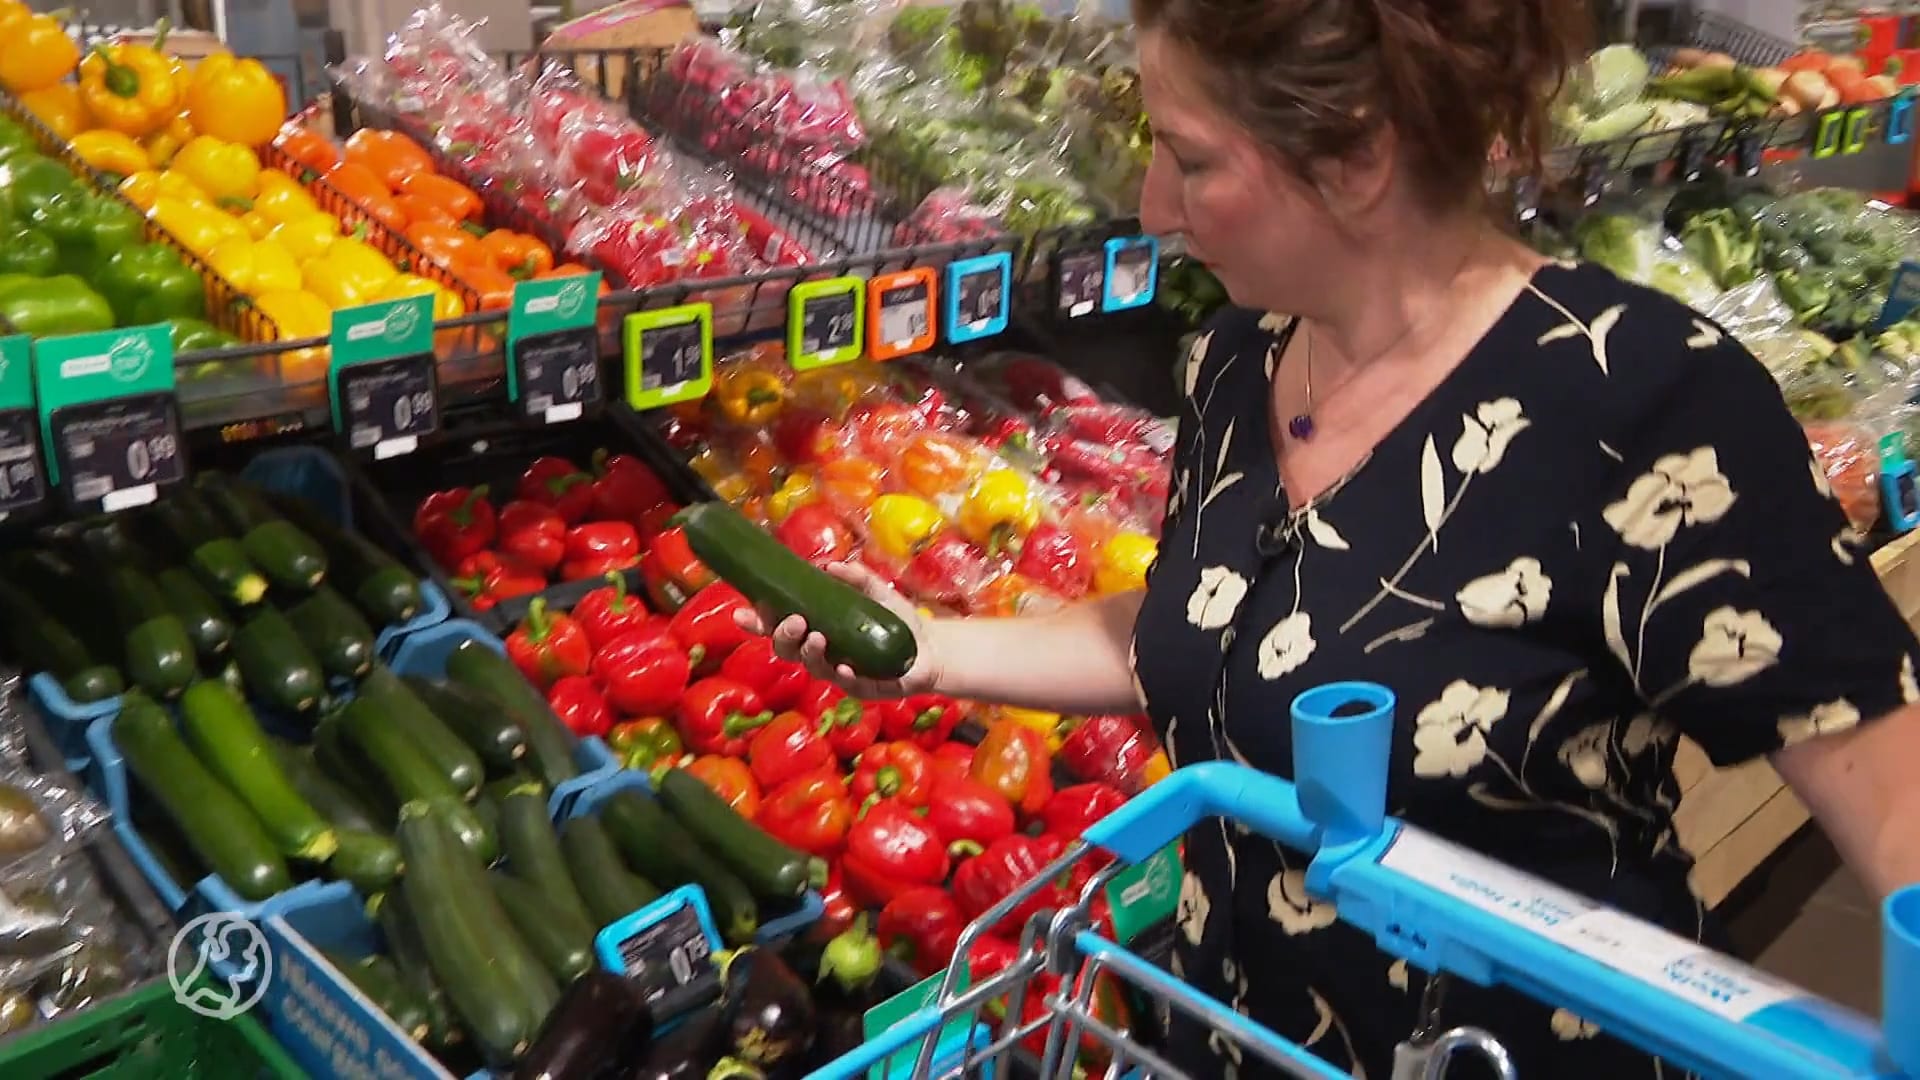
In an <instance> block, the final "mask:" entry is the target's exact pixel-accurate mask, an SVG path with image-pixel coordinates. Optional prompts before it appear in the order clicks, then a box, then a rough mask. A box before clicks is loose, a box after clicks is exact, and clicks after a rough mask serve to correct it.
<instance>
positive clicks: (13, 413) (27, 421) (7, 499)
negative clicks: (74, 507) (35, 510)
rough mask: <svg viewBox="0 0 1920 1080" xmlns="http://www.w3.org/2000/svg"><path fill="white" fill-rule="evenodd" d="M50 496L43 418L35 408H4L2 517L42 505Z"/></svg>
mask: <svg viewBox="0 0 1920 1080" xmlns="http://www.w3.org/2000/svg"><path fill="white" fill-rule="evenodd" d="M46 497H47V476H46V470H44V469H43V468H41V466H40V423H39V420H38V419H37V418H36V417H35V416H34V415H33V410H32V409H9V410H7V411H6V412H0V517H4V516H6V515H9V514H15V513H18V512H20V511H22V510H27V509H30V508H32V507H34V506H38V505H39V504H40V503H41V502H42V501H43V500H45V499H46Z"/></svg>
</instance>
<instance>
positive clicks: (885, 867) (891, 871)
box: [840, 799, 952, 908]
mask: <svg viewBox="0 0 1920 1080" xmlns="http://www.w3.org/2000/svg"><path fill="white" fill-rule="evenodd" d="M951 866H952V860H951V859H950V858H948V856H947V845H946V843H945V842H944V841H942V840H941V839H940V834H939V833H937V832H934V831H933V826H931V825H929V824H927V821H926V819H925V818H923V817H921V816H920V815H919V814H917V813H915V812H914V810H913V808H912V807H910V806H907V805H906V804H904V803H902V802H900V801H898V800H896V799H882V800H880V801H879V802H877V803H874V804H873V805H872V806H870V807H868V808H867V811H866V813H865V814H863V815H861V817H860V820H858V821H856V822H854V824H853V827H852V828H851V829H848V830H847V846H846V851H845V852H844V853H843V854H842V855H841V856H840V868H841V870H842V871H844V872H845V874H846V878H847V888H848V890H849V891H851V892H852V893H853V896H854V899H856V900H859V901H860V902H861V903H862V904H865V905H866V906H868V907H882V908H883V907H885V906H886V905H887V903H888V902H889V901H891V900H892V899H893V898H894V897H895V896H898V895H899V894H901V893H903V892H905V891H907V890H908V889H911V888H913V887H914V886H915V885H938V884H940V883H941V882H943V881H945V880H946V879H947V871H948V869H950V868H951Z"/></svg>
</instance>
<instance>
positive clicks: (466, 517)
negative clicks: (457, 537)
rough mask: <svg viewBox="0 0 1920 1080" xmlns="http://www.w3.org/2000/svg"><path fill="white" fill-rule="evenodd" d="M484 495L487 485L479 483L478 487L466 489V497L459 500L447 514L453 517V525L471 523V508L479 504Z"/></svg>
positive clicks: (485, 495) (484, 497) (485, 494)
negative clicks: (458, 503) (457, 504)
mask: <svg viewBox="0 0 1920 1080" xmlns="http://www.w3.org/2000/svg"><path fill="white" fill-rule="evenodd" d="M486 497H487V485H485V484H481V485H480V486H479V487H476V488H474V489H472V490H471V491H468V492H467V497H466V498H464V499H462V500H460V505H459V506H456V507H454V508H453V509H452V510H451V511H449V512H448V513H447V516H448V517H450V518H452V519H453V523H454V524H455V525H460V526H466V525H471V524H473V508H474V507H476V506H478V505H480V503H481V502H482V501H483V500H485V499H486Z"/></svg>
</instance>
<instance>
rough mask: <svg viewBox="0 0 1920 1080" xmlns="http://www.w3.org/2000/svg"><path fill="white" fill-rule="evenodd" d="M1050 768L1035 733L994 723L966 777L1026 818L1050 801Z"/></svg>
mask: <svg viewBox="0 0 1920 1080" xmlns="http://www.w3.org/2000/svg"><path fill="white" fill-rule="evenodd" d="M1050 764H1051V757H1050V755H1049V754H1048V753H1047V744H1046V740H1045V739H1044V738H1042V737H1041V735H1040V734H1039V733H1038V732H1036V731H1034V730H1032V729H1031V728H1026V727H1023V726H1021V725H1019V724H1016V723H1013V722H1012V721H1009V720H996V721H994V722H993V723H992V724H989V725H988V726H987V734H986V737H985V738H983V739H981V740H980V745H979V746H977V747H975V748H974V752H973V767H972V769H971V771H970V773H969V775H970V776H971V777H972V778H973V779H974V780H977V781H979V782H980V783H982V784H985V785H986V786H987V787H990V788H992V789H993V790H995V791H998V792H999V793H1000V794H1001V795H1002V796H1003V797H1005V798H1006V800H1007V801H1008V802H1009V803H1011V804H1013V807H1014V809H1015V810H1017V811H1019V813H1020V815H1021V816H1022V817H1023V818H1025V817H1032V816H1033V815H1035V814H1037V813H1039V812H1040V808H1041V807H1043V806H1045V805H1046V804H1047V800H1048V799H1050V798H1052V797H1053V778H1052V776H1051V774H1050V773H1049V772H1048V768H1049V765H1050Z"/></svg>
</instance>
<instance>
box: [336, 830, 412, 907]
mask: <svg viewBox="0 0 1920 1080" xmlns="http://www.w3.org/2000/svg"><path fill="white" fill-rule="evenodd" d="M334 836H335V839H336V840H337V841H338V842H339V846H338V847H336V848H335V849H334V852H333V858H331V859H328V860H327V869H328V870H329V871H331V872H332V873H333V875H334V876H335V877H337V878H339V879H340V880H342V881H345V882H347V883H348V884H350V885H352V886H353V887H354V888H356V889H358V890H360V893H361V894H362V895H364V896H372V895H374V894H376V893H379V892H382V891H384V890H386V889H389V888H392V887H393V883H394V882H396V881H398V880H400V869H401V867H400V848H399V846H398V845H396V844H395V843H394V842H393V840H392V839H391V838H389V837H387V836H386V835H384V834H382V833H377V832H372V831H368V830H363V829H340V828H336V829H335V830H334Z"/></svg>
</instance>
